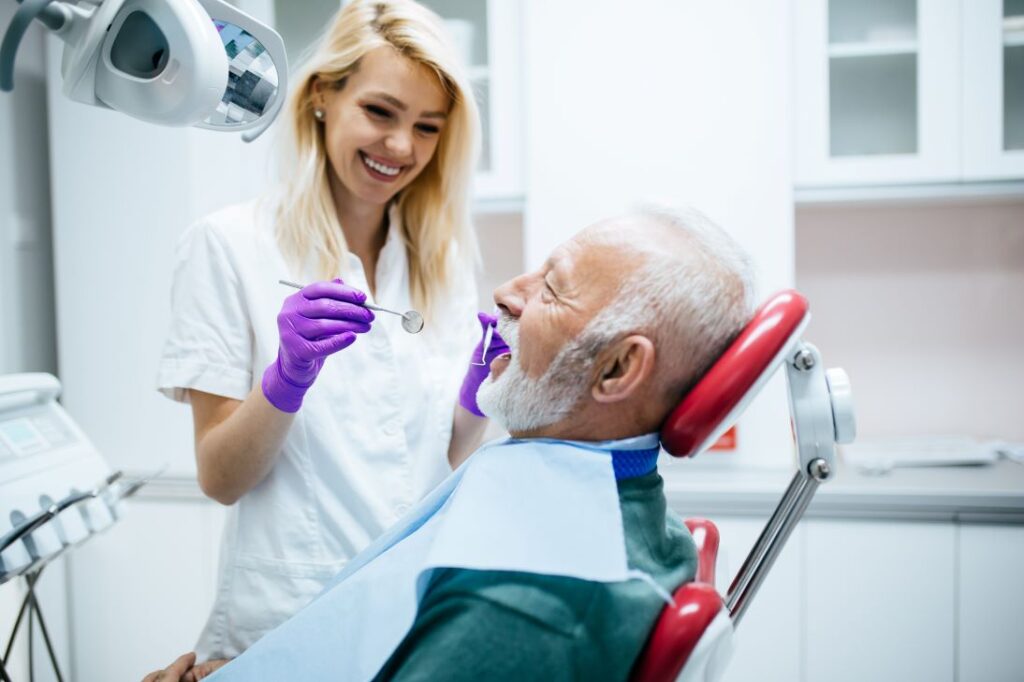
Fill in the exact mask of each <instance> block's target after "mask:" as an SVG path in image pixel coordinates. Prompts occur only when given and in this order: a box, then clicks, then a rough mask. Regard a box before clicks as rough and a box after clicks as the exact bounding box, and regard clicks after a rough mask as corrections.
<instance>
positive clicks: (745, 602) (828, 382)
mask: <svg viewBox="0 0 1024 682" xmlns="http://www.w3.org/2000/svg"><path fill="white" fill-rule="evenodd" d="M809 320H810V313H809V311H808V305H807V299H805V298H804V297H803V296H801V295H800V294H799V293H798V292H796V291H793V290H787V291H782V292H779V293H777V294H775V295H774V296H772V297H771V298H770V299H768V301H767V302H765V303H764V304H763V305H762V306H761V307H760V308H758V309H757V311H756V312H755V313H754V316H753V319H752V320H751V321H750V323H749V324H748V325H747V326H746V327H745V328H744V330H743V331H742V332H741V333H740V335H739V336H738V337H737V338H736V340H735V341H733V343H732V344H731V345H730V346H729V347H728V348H727V349H726V351H725V352H724V353H723V354H722V356H721V357H720V358H719V359H718V360H717V361H716V362H715V364H714V365H712V367H711V369H710V370H708V372H707V373H706V374H705V375H704V377H703V378H702V379H701V380H700V381H699V382H698V383H697V385H696V386H694V388H693V389H692V390H691V391H690V392H689V393H688V394H687V395H686V397H684V398H683V400H682V402H681V403H680V404H679V405H678V407H676V409H675V410H674V411H673V412H672V414H671V415H670V416H669V418H668V419H667V420H666V422H665V424H664V426H663V427H662V430H661V443H662V447H664V449H665V450H666V451H667V452H668V453H669V454H671V455H673V456H675V457H694V456H696V455H697V454H699V453H701V452H703V451H704V450H706V449H707V448H708V447H710V446H711V445H712V444H713V443H714V442H715V441H716V440H717V439H718V438H719V436H721V435H722V434H723V433H724V432H725V431H726V430H727V429H728V428H729V427H730V426H731V425H732V424H733V423H735V421H736V419H737V418H738V417H739V416H740V414H741V413H742V412H743V410H744V409H746V407H747V406H748V405H749V404H750V402H751V401H752V400H753V399H754V397H755V396H756V395H757V394H758V392H760V390H761V389H762V388H763V387H764V385H765V384H766V383H767V382H768V380H769V379H770V378H771V376H772V375H773V374H774V373H775V371H776V370H777V369H779V368H780V367H783V366H784V367H785V370H786V379H787V383H788V386H789V405H790V414H791V417H792V421H793V430H794V435H795V438H796V446H797V460H798V468H797V471H796V474H795V475H794V476H793V479H792V482H791V483H790V484H789V487H788V488H787V490H786V492H785V494H784V495H783V497H782V500H781V502H780V503H779V506H778V507H777V508H776V509H775V512H774V513H773V514H772V516H771V518H770V519H769V520H768V523H767V524H766V525H765V528H764V530H763V531H762V533H761V536H760V537H759V538H758V540H757V542H756V543H755V545H754V547H753V549H751V551H750V554H749V555H748V556H747V559H746V561H745V562H744V564H743V566H742V567H741V568H740V570H739V572H738V573H737V574H736V577H735V578H734V579H733V581H732V584H731V585H730V587H729V591H728V592H727V593H726V595H725V597H724V598H723V597H722V596H721V595H719V594H718V592H717V591H716V590H715V587H714V581H715V575H714V572H715V558H716V555H717V552H718V542H719V535H718V529H717V528H715V525H714V524H713V523H711V522H710V521H708V520H706V519H687V520H686V525H687V527H688V528H689V529H690V532H691V533H692V534H693V537H694V541H695V542H696V544H697V550H698V570H697V575H696V579H695V580H694V582H691V583H686V584H684V585H682V586H681V587H679V588H678V589H677V590H676V591H675V594H674V595H673V604H672V605H669V606H666V607H665V609H664V610H663V611H662V613H661V616H660V617H659V619H658V621H657V623H656V624H655V627H654V630H653V631H652V633H651V636H650V638H649V639H648V641H647V644H646V646H645V648H644V651H643V652H642V653H641V654H640V656H639V657H638V659H637V662H636V664H635V665H634V667H633V672H632V675H631V679H632V680H633V682H669V681H671V680H680V681H685V682H696V681H697V680H700V681H701V682H711V681H712V680H717V679H719V678H720V677H721V675H722V673H723V672H724V669H725V665H726V663H727V662H728V659H729V656H730V654H731V652H732V635H733V631H734V630H735V628H736V626H737V625H738V624H739V622H740V620H741V619H742V618H743V614H744V613H745V611H746V609H747V607H748V606H749V605H750V601H751V599H753V597H754V595H755V594H756V592H757V590H758V588H759V587H760V586H761V583H762V582H763V581H764V578H765V577H766V576H767V574H768V571H769V570H770V569H771V567H772V564H773V563H774V562H775V559H776V558H777V557H778V555H779V553H780V552H781V551H782V547H783V546H784V545H785V543H786V540H787V539H788V538H789V535H790V533H791V532H792V531H793V529H794V528H795V527H796V524H797V523H798V522H799V521H800V518H801V516H803V513H804V511H805V510H806V509H807V505H808V504H809V503H810V501H811V498H812V497H813V496H814V493H815V492H816V490H817V488H818V486H819V485H820V484H821V483H824V482H826V481H828V480H829V479H830V478H831V477H832V475H833V473H834V471H835V461H834V460H835V445H836V444H837V443H849V442H852V441H853V439H854V436H855V432H856V425H855V422H854V415H853V402H852V396H851V392H850V383H849V380H848V379H847V377H846V373H845V372H844V371H843V370H841V369H829V370H825V369H824V368H823V367H822V362H821V355H820V354H819V353H818V349H817V348H815V347H814V346H812V345H811V344H809V343H806V342H804V341H803V340H802V339H801V335H802V334H803V332H804V329H805V328H806V327H807V323H808V321H809Z"/></svg>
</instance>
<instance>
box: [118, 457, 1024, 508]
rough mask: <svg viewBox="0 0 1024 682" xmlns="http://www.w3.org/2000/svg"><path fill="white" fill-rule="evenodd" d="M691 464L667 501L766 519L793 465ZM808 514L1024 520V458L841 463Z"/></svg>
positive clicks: (160, 486) (161, 493)
mask: <svg viewBox="0 0 1024 682" xmlns="http://www.w3.org/2000/svg"><path fill="white" fill-rule="evenodd" d="M692 464H698V465H697V466H692V465H691V463H690V462H680V463H669V464H667V465H663V466H662V467H661V473H662V475H663V476H664V477H665V494H666V497H667V498H668V501H669V504H670V505H671V506H672V508H673V509H676V510H678V511H679V512H680V513H684V514H688V515H693V514H698V515H704V516H709V517H716V516H720V515H722V516H756V517H762V518H767V517H768V516H769V515H770V514H771V512H772V510H773V509H775V507H776V505H778V503H779V500H780V499H781V498H782V494H783V492H785V490H786V487H787V485H788V484H789V482H790V479H791V478H792V476H793V472H787V471H782V470H769V471H752V470H749V469H743V470H732V469H723V468H714V469H712V468H708V467H703V466H700V465H699V463H692ZM138 499H140V501H141V500H179V501H185V500H193V501H205V500H206V498H205V497H204V496H203V494H202V492H200V490H199V487H198V486H197V485H196V481H195V479H194V478H191V477H184V476H168V477H163V478H160V479H157V480H155V481H152V482H150V483H149V485H147V486H145V487H144V488H142V490H140V491H139V494H138ZM806 517H808V518H815V517H818V518H870V519H903V520H922V521H962V522H976V523H1018V524H1024V465H1021V464H1018V463H1016V462H1012V461H1007V460H1000V461H998V462H996V463H994V464H988V465H980V466H963V467H933V468H916V469H910V468H897V469H894V470H892V471H891V472H889V473H887V474H882V475H866V474H862V473H859V472H857V471H855V470H853V469H850V468H847V467H845V466H843V465H842V463H841V462H840V465H839V467H838V470H837V473H836V476H835V477H834V478H833V479H832V480H830V481H828V482H826V483H824V484H822V485H821V487H819V488H818V492H817V493H816V494H815V496H814V499H813V500H812V502H811V505H810V507H809V508H808V510H807V513H806Z"/></svg>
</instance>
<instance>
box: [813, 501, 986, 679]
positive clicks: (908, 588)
mask: <svg viewBox="0 0 1024 682" xmlns="http://www.w3.org/2000/svg"><path fill="white" fill-rule="evenodd" d="M804 533H805V534H806V542H807V561H806V565H805V572H806V579H805V581H804V586H803V591H804V594H805V595H806V596H805V598H806V600H807V621H806V629H805V632H806V642H805V645H804V659H805V671H806V678H805V679H807V680H808V681H817V680H828V681H829V682H843V681H844V680H850V681H851V682H862V681H863V680H921V681H922V682H925V681H927V682H941V681H942V680H950V681H952V680H953V679H954V678H953V668H954V656H953V653H954V619H953V609H954V594H955V586H954V579H955V577H954V566H955V560H954V553H955V547H954V544H955V537H954V536H955V528H954V526H953V525H952V524H933V523H894V522H885V523H882V522H862V521H824V520H810V521H806V522H805V526H804ZM963 679H969V678H963Z"/></svg>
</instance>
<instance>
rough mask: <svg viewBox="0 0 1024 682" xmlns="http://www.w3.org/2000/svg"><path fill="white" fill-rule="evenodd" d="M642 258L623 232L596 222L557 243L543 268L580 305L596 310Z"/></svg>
mask: <svg viewBox="0 0 1024 682" xmlns="http://www.w3.org/2000/svg"><path fill="white" fill-rule="evenodd" d="M644 259H645V256H644V255H643V253H642V252H641V251H639V250H637V249H634V248H632V246H631V244H630V241H629V239H628V236H627V233H626V232H623V231H616V230H615V229H613V228H612V227H610V226H605V225H604V224H603V223H600V224H597V225H594V226H591V227H589V228H586V229H584V230H582V231H580V232H579V233H577V234H576V235H575V236H574V237H572V238H571V239H569V240H568V241H566V242H564V243H562V244H561V245H560V246H558V247H557V248H556V249H555V250H554V251H553V252H552V253H551V256H550V258H549V259H548V262H547V264H546V266H545V269H546V271H547V272H546V276H548V277H550V278H552V279H553V282H554V284H555V285H556V287H557V288H559V289H561V290H563V291H565V292H567V293H570V294H571V295H572V296H573V298H574V299H575V300H577V301H578V302H579V303H580V306H581V308H586V309H590V308H593V309H595V310H596V309H597V308H600V307H602V306H603V304H605V303H607V302H609V300H610V299H611V298H613V297H614V294H615V292H616V291H617V290H618V288H619V286H620V285H621V284H622V283H623V281H624V280H626V279H627V278H628V277H629V276H630V275H631V274H632V273H633V271H634V270H635V269H636V268H637V267H639V266H640V265H641V264H642V262H643V261H644Z"/></svg>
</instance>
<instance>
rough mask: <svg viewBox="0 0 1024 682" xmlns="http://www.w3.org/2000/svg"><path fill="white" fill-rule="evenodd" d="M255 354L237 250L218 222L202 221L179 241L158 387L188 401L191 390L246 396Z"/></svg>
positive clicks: (238, 398) (171, 396) (176, 398)
mask: <svg viewBox="0 0 1024 682" xmlns="http://www.w3.org/2000/svg"><path fill="white" fill-rule="evenodd" d="M234 256H236V257H237V254H234ZM252 356H253V332H252V324H251V321H250V319H249V315H248V313H247V311H246V308H245V297H244V296H243V294H242V286H241V282H240V278H239V276H238V269H237V267H236V266H235V263H234V259H233V254H232V253H231V251H230V249H229V248H227V247H226V245H225V243H224V241H223V240H222V239H221V238H219V236H218V234H217V231H216V229H215V226H214V225H212V224H211V223H210V222H208V221H200V222H199V223H196V224H195V225H193V226H192V227H190V228H189V229H188V230H187V231H186V232H185V233H184V234H183V235H182V237H181V239H180V240H179V242H178V247H177V263H176V265H175V269H174V278H173V284H172V286H171V324H170V330H169V332H168V335H167V340H166V342H165V343H164V348H163V352H162V354H161V358H160V366H159V371H158V374H157V389H158V390H159V391H160V392H161V393H163V394H164V395H166V396H167V397H169V398H171V399H173V400H178V401H182V402H187V401H188V393H187V392H186V389H196V390H199V391H203V392H205V393H212V394H215V395H220V396H224V397H226V398H234V399H236V400H244V399H245V397H246V396H247V395H248V394H249V391H250V390H251V386H252Z"/></svg>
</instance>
